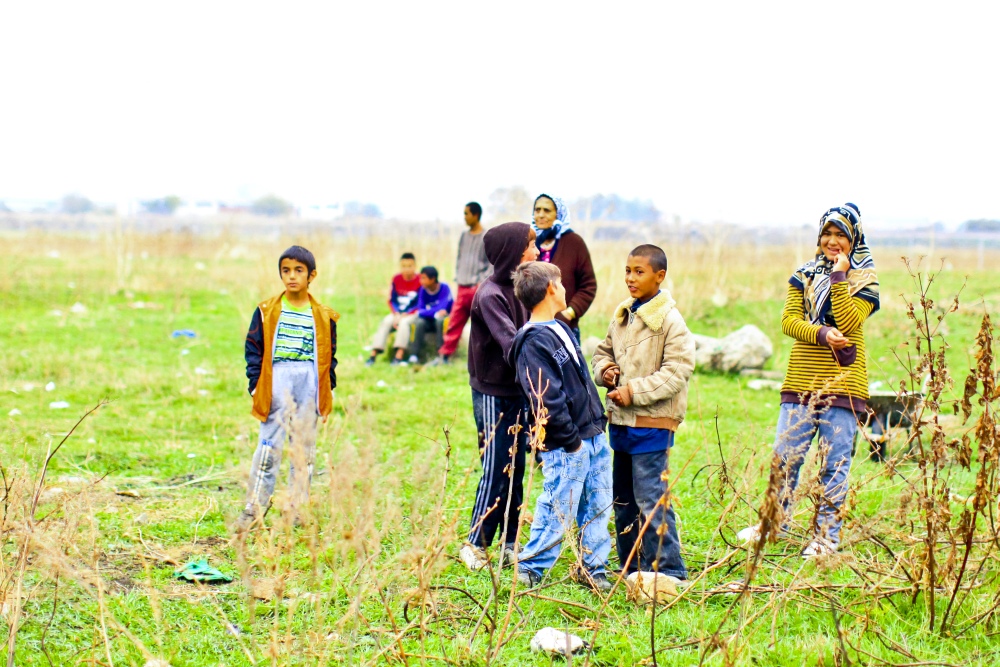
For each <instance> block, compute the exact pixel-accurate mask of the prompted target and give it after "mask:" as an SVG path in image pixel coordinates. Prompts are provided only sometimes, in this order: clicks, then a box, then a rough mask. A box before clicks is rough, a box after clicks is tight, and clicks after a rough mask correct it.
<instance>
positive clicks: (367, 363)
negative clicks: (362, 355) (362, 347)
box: [365, 357, 375, 366]
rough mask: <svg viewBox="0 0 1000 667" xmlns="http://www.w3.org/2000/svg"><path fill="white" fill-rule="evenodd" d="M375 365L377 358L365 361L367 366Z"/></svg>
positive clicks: (369, 358)
mask: <svg viewBox="0 0 1000 667" xmlns="http://www.w3.org/2000/svg"><path fill="white" fill-rule="evenodd" d="M374 365H375V357H368V358H367V359H365V366H374Z"/></svg>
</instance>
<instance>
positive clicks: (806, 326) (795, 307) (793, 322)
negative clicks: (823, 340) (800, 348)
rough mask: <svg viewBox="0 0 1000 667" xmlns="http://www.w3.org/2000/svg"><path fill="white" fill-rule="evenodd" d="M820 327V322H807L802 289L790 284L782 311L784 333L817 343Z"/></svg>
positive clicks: (803, 340)
mask: <svg viewBox="0 0 1000 667" xmlns="http://www.w3.org/2000/svg"><path fill="white" fill-rule="evenodd" d="M819 329H820V327H819V325H818V324H813V323H812V322H806V307H805V304H804V303H803V301H802V290H800V289H798V288H796V287H795V286H794V285H789V286H788V294H787V295H786V296H785V309H784V310H783V311H781V331H782V333H784V334H785V335H786V336H789V337H790V338H794V339H795V340H800V341H802V342H803V343H812V344H813V345H815V344H816V335H817V334H818V333H819Z"/></svg>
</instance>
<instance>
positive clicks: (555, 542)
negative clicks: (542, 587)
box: [512, 262, 612, 592]
mask: <svg viewBox="0 0 1000 667" xmlns="http://www.w3.org/2000/svg"><path fill="white" fill-rule="evenodd" d="M514 294H515V295H516V296H517V298H518V299H519V300H520V301H521V303H523V304H524V306H525V308H527V309H528V310H530V311H531V317H530V319H529V320H528V322H527V324H525V325H524V327H522V328H521V330H520V332H518V334H517V338H515V340H514V348H513V353H512V355H513V358H514V359H515V362H514V368H515V370H516V372H517V380H518V382H519V383H520V385H521V390H522V391H523V392H524V394H525V396H526V397H527V399H528V402H529V404H530V406H531V418H532V423H534V424H535V425H536V427H537V425H538V424H539V423H540V422H541V423H542V424H543V425H544V428H543V429H542V430H541V434H542V437H543V440H542V442H541V443H540V447H539V451H538V458H539V459H540V460H541V463H542V473H543V475H544V476H545V483H544V486H543V490H542V495H541V496H539V498H538V505H537V507H536V508H535V517H534V520H533V521H532V522H531V538H530V539H529V541H528V544H527V545H526V546H525V547H524V552H523V553H522V554H521V556H520V557H519V558H518V562H517V568H518V582H519V583H522V584H524V585H526V586H535V585H537V584H538V582H539V581H541V578H542V575H543V574H544V573H545V571H546V570H548V569H549V568H551V567H552V566H553V565H554V564H555V562H556V560H557V559H558V558H559V551H560V549H561V547H562V541H563V538H564V535H565V533H566V530H567V528H569V525H570V524H571V523H572V521H573V520H574V519H576V523H577V525H578V526H579V527H580V533H581V534H580V555H581V560H582V561H583V563H582V564H583V571H582V572H581V571H578V570H576V569H574V570H573V571H571V576H572V578H573V579H574V580H575V581H576V582H577V583H579V584H581V585H583V586H586V587H588V588H591V589H593V590H595V591H599V592H605V591H608V590H610V589H611V582H609V581H608V577H607V573H606V571H605V568H606V566H607V562H608V554H610V553H611V535H610V533H608V522H609V521H610V519H611V505H612V495H611V487H612V478H611V450H610V448H609V447H608V439H607V436H605V434H604V427H605V426H606V425H607V417H605V415H604V409H603V407H602V405H601V399H600V397H599V396H598V394H597V387H595V386H594V383H593V381H591V379H590V372H589V369H588V366H587V362H586V360H585V359H584V356H583V352H582V351H581V349H580V346H579V344H577V342H576V339H575V338H574V336H573V332H572V331H571V330H570V328H569V327H568V326H567V325H566V324H565V323H563V322H561V321H558V320H556V315H557V314H558V313H561V312H562V311H563V310H565V309H566V288H564V287H563V285H562V280H561V277H560V272H559V267H557V266H556V265H554V264H547V263H545V262H527V263H525V264H522V265H521V266H519V267H517V271H516V272H515V273H514ZM543 420H544V421H543ZM536 435H538V434H537V433H536Z"/></svg>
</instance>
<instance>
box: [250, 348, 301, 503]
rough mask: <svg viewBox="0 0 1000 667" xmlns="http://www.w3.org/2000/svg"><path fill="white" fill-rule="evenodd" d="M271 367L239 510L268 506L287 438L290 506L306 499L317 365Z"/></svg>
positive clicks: (298, 362) (292, 363)
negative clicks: (265, 410) (266, 406)
mask: <svg viewBox="0 0 1000 667" xmlns="http://www.w3.org/2000/svg"><path fill="white" fill-rule="evenodd" d="M272 368H273V371H272V373H273V375H272V379H271V387H272V389H271V412H270V413H269V414H268V416H267V421H265V422H262V423H261V425H260V439H259V440H258V442H257V450H256V451H255V452H254V455H253V462H252V463H251V464H250V479H249V480H248V482H247V495H246V501H245V503H244V508H243V509H244V511H245V512H247V513H253V514H262V513H264V512H267V510H268V508H269V507H270V506H271V496H272V495H273V494H274V487H275V485H276V484H277V481H278V471H279V469H280V468H281V452H282V450H283V449H284V447H285V440H286V439H287V440H288V443H289V445H290V446H291V448H292V456H291V465H290V466H289V485H290V486H291V487H292V488H291V494H290V495H291V504H292V506H293V507H297V506H299V505H300V504H303V503H305V501H307V500H308V499H309V483H310V481H312V474H313V460H314V459H315V458H316V416H317V415H316V385H317V383H316V366H315V364H314V363H313V362H312V361H285V362H281V363H277V364H274V365H273V367H272ZM296 459H298V460H299V461H300V462H302V463H305V465H306V469H305V471H302V470H301V468H299V469H298V470H297V469H296V467H295V461H296ZM303 472H304V473H305V474H304V475H303Z"/></svg>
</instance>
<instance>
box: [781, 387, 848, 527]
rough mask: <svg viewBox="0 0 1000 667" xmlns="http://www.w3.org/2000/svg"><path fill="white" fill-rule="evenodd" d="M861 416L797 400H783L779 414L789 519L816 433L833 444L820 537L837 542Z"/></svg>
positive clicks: (825, 473) (784, 495) (785, 505)
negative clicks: (796, 489) (841, 511)
mask: <svg viewBox="0 0 1000 667" xmlns="http://www.w3.org/2000/svg"><path fill="white" fill-rule="evenodd" d="M857 430H858V420H857V417H856V416H855V415H854V411H853V410H849V409H847V408H837V407H817V408H810V407H809V406H808V405H799V404H797V403H782V404H781V414H780V415H779V416H778V433H777V437H776V439H775V444H774V452H775V454H777V455H778V456H779V457H781V469H782V472H783V473H784V485H783V488H782V490H781V492H780V496H779V497H780V499H781V504H782V507H783V508H784V510H785V516H786V523H787V517H788V516H789V512H790V510H791V505H792V494H793V493H794V491H795V487H796V486H797V485H798V483H799V469H800V468H801V467H802V463H803V462H804V461H805V458H806V454H808V453H809V446H810V445H811V444H812V441H813V438H814V437H815V436H816V433H817V432H818V433H819V437H820V441H821V442H825V443H827V445H828V446H829V448H830V451H829V453H828V454H827V457H826V461H825V462H824V468H823V475H822V481H823V487H824V488H825V489H826V490H825V492H824V494H823V500H822V502H821V503H820V506H819V514H818V517H817V522H816V523H817V528H818V530H817V535H816V536H817V537H824V538H826V539H828V540H829V541H830V542H831V543H833V544H839V543H840V525H841V521H840V520H839V519H838V518H837V512H838V510H839V509H840V507H841V506H842V505H843V504H844V498H845V497H846V496H847V473H848V472H850V470H851V449H852V448H853V446H854V434H855V433H856V432H857Z"/></svg>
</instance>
